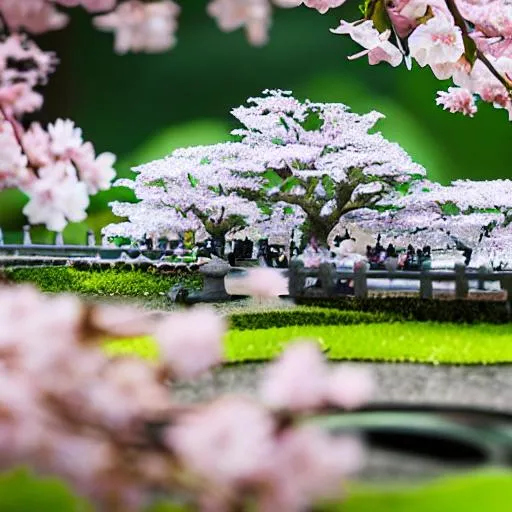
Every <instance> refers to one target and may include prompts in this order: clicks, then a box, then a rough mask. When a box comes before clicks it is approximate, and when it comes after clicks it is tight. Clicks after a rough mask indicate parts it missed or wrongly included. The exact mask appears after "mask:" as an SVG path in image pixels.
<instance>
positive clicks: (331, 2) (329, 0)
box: [304, 0, 346, 14]
mask: <svg viewBox="0 0 512 512" xmlns="http://www.w3.org/2000/svg"><path fill="white" fill-rule="evenodd" d="M345 2H346V0H304V5H305V6H306V7H311V8H312V9H316V10H317V11H318V12H319V13H320V14H325V13H326V12H327V11H328V10H329V9H334V8H335V7H339V6H340V5H343V4H344V3H345Z"/></svg>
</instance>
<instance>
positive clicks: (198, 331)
mask: <svg viewBox="0 0 512 512" xmlns="http://www.w3.org/2000/svg"><path fill="white" fill-rule="evenodd" d="M121 324H123V325H121ZM0 325H1V326H2V329H1V330H0V461H1V462H0V467H1V469H3V470H6V469H10V468H12V467H15V466H17V465H26V466H29V467H31V468H33V469H34V470H36V471H37V472H41V473H47V474H53V475H56V476H58V477H61V478H63V479H65V480H66V481H68V482H70V483H71V484H72V485H73V486H74V488H75V489H76V490H77V491H78V492H80V493H81V494H83V495H84V496H86V497H88V498H89V499H91V500H93V502H94V503H95V504H97V505H98V506H99V507H100V508H102V509H104V510H109V511H113V512H120V511H124V512H132V511H133V512H134V511H136V510H141V509H142V508H143V507H144V506H145V505H147V504H148V503H149V502H150V501H151V500H152V499H153V498H154V497H155V492H156V493H162V492H163V493H167V494H168V495H169V496H171V497H172V496H173V495H180V496H184V497H185V498H186V500H187V501H189V502H190V504H191V505H192V506H194V507H195V509H199V510H203V511H205V512H207V511H211V510H219V511H220V510H222V511H229V510H233V511H234V510H241V509H245V507H247V506H248V505H249V503H250V504H252V505H254V506H256V510H261V511H274V510H279V509H282V510H286V511H289V512H300V511H302V510H304V508H307V507H309V506H310V505H311V504H312V503H314V502H315V501H316V500H318V499H322V498H327V497H338V496H339V495H340V492H341V490H342V488H341V484H342V482H343V479H344V477H345V476H347V475H349V474H350V473H351V472H353V471H354V470H356V469H357V468H358V467H359V466H360V464H361V463H362V460H363V457H362V449H361V446H360V444H359V443H358V441H357V440H355V439H352V438H344V437H340V436H333V435H331V434H329V433H327V432H325V431H323V430H321V429H320V427H318V426H314V425H310V424H308V423H307V420H308V412H307V411H305V409H309V410H310V411H309V412H315V411H316V412H321V410H322V409H321V407H324V406H325V407H330V406H332V405H334V404H335V403H341V402H343V403H347V404H348V405H350V406H353V405H355V404H356V403H359V401H360V400H361V399H362V393H361V388H360V385H359V384H358V385H355V384H354V385H353V386H352V388H351V387H349V386H345V387H344V398H343V400H340V397H339V396H337V395H334V396H333V398H334V402H332V403H330V402H329V401H328V396H329V395H328V394H326V393H324V391H323V389H324V387H325V384H326V382H327V383H328V382H329V379H330V378H331V377H334V376H336V372H331V371H329V370H328V368H326V367H324V364H325V363H324V362H323V361H322V358H321V354H320V353H319V352H315V349H314V348H313V347H312V346H309V345H292V346H291V347H290V349H289V351H290V352H289V353H286V352H285V354H284V355H283V356H282V359H281V361H280V362H277V363H275V365H274V366H273V368H272V370H271V375H269V377H268V378H269V379H270V384H269V386H270V388H273V389H275V390H276V392H278V391H279V390H278V387H279V386H281V388H286V386H289V385H292V384H293V382H294V376H293V375H292V373H293V371H298V372H302V371H304V370H310V369H312V371H314V372H316V375H314V374H311V375H310V376H309V377H313V378H314V379H315V380H314V382H315V383H316V384H315V387H314V389H313V390H312V391H311V390H309V391H308V390H307V389H306V388H305V387H303V388H300V389H299V391H301V389H302V390H303V391H305V392H307V393H309V397H310V398H309V401H308V403H304V404H303V405H304V407H298V408H297V407H293V405H294V404H293V403H292V400H291V399H289V397H286V396H285V395H286V392H282V393H281V395H280V396H279V397H278V400H277V403H275V404H272V405H275V406H277V407H279V410H276V409H274V408H273V407H268V406H267V405H265V404H263V403H261V402H260V401H258V400H255V399H249V398H245V397H237V396H227V397H221V398H219V399H217V400H215V401H213V402H210V403H206V404H198V405H194V406H183V405H180V404H178V403H176V402H175V401H174V400H173V394H172V388H171V389H170V388H169V386H168V385H167V383H166V382H164V381H163V380H162V378H161V375H162V368H160V366H159V365H153V364H150V363H148V362H146V361H143V360H140V359H136V358H128V357H117V358H109V357H107V356H106V354H105V353H104V352H103V351H102V350H101V341H102V338H103V337H104V336H105V337H107V336H109V335H110V336H114V335H115V336H121V335H125V336H131V335H134V334H135V333H137V334H142V333H146V334H150V333H152V332H156V333H157V336H158V340H159V343H160V345H161V348H162V355H163V361H162V365H163V369H164V370H165V369H168V370H169V372H168V373H167V375H170V377H171V379H174V378H177V377H190V376H192V375H197V374H198V373H199V371H200V370H205V369H207V368H208V367H209V366H210V365H211V364H214V363H215V362H218V361H219V360H220V356H221V353H220V348H221V341H222V337H223V334H224V332H225V321H224V319H223V318H221V317H219V316H217V315H216V314H215V313H214V312H213V311H212V310H209V309H203V308H198V309H195V310H194V309H193V310H190V311H183V312H177V313H170V314H168V315H158V316H156V315H148V314H147V313H146V312H142V311H139V310H137V309H134V310H132V311H131V312H130V310H129V309H128V308H126V307H122V308H120V309H117V308H116V307H115V306H102V305H91V304H83V303H81V302H80V301H79V300H78V299H77V298H74V297H71V296H59V297H49V296H45V295H42V294H40V293H38V292H36V291H35V290H34V289H32V288H30V287H2V288H0ZM145 331H146V332H145ZM301 351H302V353H301ZM202 352H204V354H202ZM306 356H308V357H311V359H312V362H308V361H307V357H306ZM194 359H196V360H197V361H196V362H194V363H193V360H194ZM350 378H351V380H352V382H356V381H357V378H356V377H355V376H354V375H352V376H351V377H350ZM354 379H355V380H354ZM280 380H281V381H284V382H285V384H281V383H280ZM300 380H302V381H307V379H304V373H300V374H298V375H297V376H296V377H295V382H298V381H300ZM335 381H336V382H337V383H338V384H340V385H343V379H341V378H339V375H338V376H337V377H336V379H335ZM333 382H334V381H333ZM331 383H332V382H331ZM352 392H353V393H354V398H349V397H348V395H349V394H350V393H352ZM363 394H364V393H363ZM319 396H321V397H322V399H321V400H320V399H319V398H318V397H319ZM283 397H284V398H283ZM289 405H290V407H288V406H289Z"/></svg>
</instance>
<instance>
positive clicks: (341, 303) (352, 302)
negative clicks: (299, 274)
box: [296, 296, 512, 324]
mask: <svg viewBox="0 0 512 512" xmlns="http://www.w3.org/2000/svg"><path fill="white" fill-rule="evenodd" d="M296 302H297V303H298V304H301V305H303V306H315V307H320V308H333V309H338V310H342V311H361V312H368V313H385V314H386V313H387V314H393V315H395V316H398V317H400V318H401V319H402V320H416V321H420V322H428V321H431V322H453V323H463V324H464V323H467V324H474V323H492V324H502V323H507V322H509V321H510V320H512V317H511V315H510V312H509V310H508V307H507V304H506V302H505V301H497V302H496V301H491V300H439V299H421V298H419V297H418V296H413V297H378V296H375V297H367V298H358V297H336V298H333V299H316V298H299V299H297V301H296Z"/></svg>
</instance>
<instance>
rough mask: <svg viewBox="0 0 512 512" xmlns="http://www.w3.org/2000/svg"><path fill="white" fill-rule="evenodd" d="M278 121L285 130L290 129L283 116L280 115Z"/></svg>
mask: <svg viewBox="0 0 512 512" xmlns="http://www.w3.org/2000/svg"><path fill="white" fill-rule="evenodd" d="M279 122H280V123H281V124H282V125H283V126H284V128H285V130H286V131H288V130H289V129H290V127H289V126H288V123H287V122H286V119H285V118H284V117H280V118H279Z"/></svg>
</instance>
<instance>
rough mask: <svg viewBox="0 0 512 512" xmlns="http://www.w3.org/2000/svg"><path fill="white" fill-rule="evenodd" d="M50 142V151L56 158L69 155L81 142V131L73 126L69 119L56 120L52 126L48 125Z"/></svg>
mask: <svg viewBox="0 0 512 512" xmlns="http://www.w3.org/2000/svg"><path fill="white" fill-rule="evenodd" d="M48 133H49V135H50V140H51V143H50V144H51V150H52V152H53V153H54V154H55V155H57V156H66V155H69V154H70V153H71V152H72V151H73V150H75V149H78V148H79V147H80V146H81V145H82V142H83V139H82V130H81V129H80V128H77V127H76V126H75V123H74V122H73V121H71V120H70V119H66V120H62V119H57V121H56V122H55V123H54V124H49V125H48Z"/></svg>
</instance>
